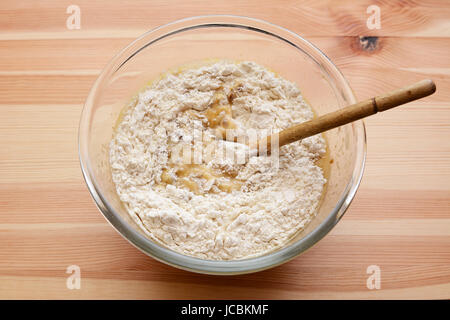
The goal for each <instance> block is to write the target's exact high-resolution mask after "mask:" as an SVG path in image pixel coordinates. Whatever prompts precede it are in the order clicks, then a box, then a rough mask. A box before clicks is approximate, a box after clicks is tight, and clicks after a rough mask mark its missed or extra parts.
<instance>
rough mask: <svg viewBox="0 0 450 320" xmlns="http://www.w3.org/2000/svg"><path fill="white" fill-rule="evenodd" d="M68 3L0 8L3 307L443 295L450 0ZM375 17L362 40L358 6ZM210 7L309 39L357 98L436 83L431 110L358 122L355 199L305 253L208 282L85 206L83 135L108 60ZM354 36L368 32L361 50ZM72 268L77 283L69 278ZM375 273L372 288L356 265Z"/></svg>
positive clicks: (449, 192) (448, 257) (449, 246)
mask: <svg viewBox="0 0 450 320" xmlns="http://www.w3.org/2000/svg"><path fill="white" fill-rule="evenodd" d="M74 3H76V4H77V5H79V6H80V8H81V12H82V22H81V30H73V31H71V30H67V29H66V26H65V20H66V18H67V14H66V8H67V6H68V5H70V4H72V2H67V1H56V0H49V1H38V2H35V3H31V2H29V1H24V0H22V1H3V2H2V4H1V5H0V58H1V59H0V110H1V111H2V113H1V114H2V121H1V123H0V150H1V151H0V298H6V299H20V298H31V299H36V298H57V299H62V298H63V299H66V298H75V299H78V298H123V299H131V298H135V299H166V298H175V299H179V298H185V299H196V298H228V299H233V298H245V299H250V298H253V299H259V298H260V299H313V298H330V299H335V298H367V299H381V298H412V299H414V298H447V299H448V298H450V268H449V265H450V139H449V138H450V60H449V59H448V52H449V51H450V20H449V17H450V3H449V2H448V1H438V0H430V1H412V0H411V1H406V0H405V1H387V0H384V1H357V2H355V1H352V0H345V1H331V0H327V1H320V2H316V1H312V0H311V1H283V3H280V2H278V1H270V0H264V1H256V0H250V1H246V2H242V1H237V0H232V1H226V2H225V1H190V2H188V1H151V2H145V1H128V2H127V8H126V10H124V7H123V4H120V3H119V2H106V1H104V0H102V1H87V0H83V1H75V2H74ZM370 4H377V5H379V6H380V8H381V19H382V20H381V23H382V28H381V29H380V30H373V31H371V30H367V28H366V23H365V20H366V18H367V14H366V8H367V7H368V6H369V5H370ZM209 13H230V14H239V15H248V16H252V17H255V18H261V19H266V20H269V21H271V22H273V23H276V24H279V25H281V26H283V27H286V28H289V29H291V30H293V31H294V32H297V33H299V34H301V35H303V36H305V37H306V38H307V39H308V40H310V41H312V42H313V43H314V44H316V45H317V46H318V47H319V48H320V49H321V50H323V51H324V52H325V53H326V54H327V55H328V56H329V57H330V58H331V59H332V60H333V61H334V62H335V63H336V64H337V65H338V67H339V68H340V69H341V70H342V72H343V73H344V75H345V76H346V78H347V79H348V80H349V82H350V84H351V85H352V87H353V89H354V91H355V93H356V95H357V97H358V98H359V99H365V98H369V97H371V96H374V95H376V94H380V93H382V92H385V91H389V90H392V89H394V88H396V87H400V86H403V85H405V84H409V83H412V82H414V81H418V80H420V79H423V78H432V79H433V80H435V82H436V85H437V92H436V94H434V95H433V96H431V97H429V98H427V99H426V101H425V100H424V101H417V102H414V103H411V104H408V105H406V106H404V107H402V108H400V109H399V110H392V111H389V112H386V113H381V114H379V115H377V116H375V117H371V118H368V119H367V120H366V126H367V135H368V157H367V165H366V171H365V174H364V178H363V182H362V184H361V187H360V190H359V191H358V194H357V196H356V199H355V200H354V202H353V203H352V205H351V207H350V209H349V210H348V212H347V213H346V215H345V216H344V218H343V219H342V221H341V222H340V223H339V224H338V226H337V227H336V228H335V229H334V230H333V231H332V232H331V233H330V234H329V235H328V236H326V237H325V238H324V239H323V240H321V241H320V242H319V243H318V244H317V246H315V247H314V248H312V249H311V250H309V251H308V252H306V253H305V254H304V255H302V256H300V257H298V258H296V259H294V260H292V261H290V262H288V263H286V264H284V265H282V266H279V267H277V268H274V269H271V270H267V271H263V272H260V273H256V274H250V275H243V276H233V277H217V276H205V275H199V274H193V273H189V272H186V271H181V270H177V269H175V268H172V267H169V266H166V265H164V264H162V263H159V262H156V261H155V260H153V259H151V258H148V257H147V256H145V255H144V254H142V253H141V252H139V251H138V250H137V249H135V248H134V247H132V246H131V245H130V244H129V243H128V242H127V241H126V240H124V239H123V238H122V237H121V236H120V235H118V234H117V233H116V232H115V231H114V230H113V229H112V228H111V226H110V225H108V223H107V222H106V221H105V220H104V219H103V217H102V216H101V214H100V213H99V212H98V210H97V209H96V207H95V205H94V203H93V201H92V200H91V198H90V195H89V192H88V191H87V188H86V186H85V184H84V181H83V178H82V177H81V172H80V168H79V163H78V155H77V129H78V121H79V116H80V112H81V109H82V105H83V103H84V100H85V98H86V96H87V93H88V91H89V89H90V87H91V85H92V83H93V81H94V80H95V79H96V77H97V75H98V74H99V73H100V71H101V69H102V68H103V67H104V66H105V64H106V63H107V62H108V60H109V59H111V57H112V56H113V55H114V54H115V53H116V52H117V51H118V50H120V49H121V48H122V47H123V46H125V45H126V44H127V43H129V42H130V41H131V40H132V39H134V38H135V37H137V36H139V35H140V34H142V33H143V32H145V31H147V30H149V29H151V28H153V27H156V26H158V25H161V24H164V23H167V22H170V21H172V20H174V19H178V18H183V17H187V16H191V15H199V14H209ZM362 36H374V38H371V43H370V45H369V46H367V42H364V41H362V40H363V39H361V38H360V37H362ZM73 264H76V265H79V266H80V268H81V276H82V282H81V289H80V290H68V289H67V288H66V279H67V276H68V275H67V274H66V273H65V272H66V268H67V267H68V266H69V265H73ZM372 264H375V265H378V266H380V268H381V277H382V280H381V289H380V290H369V289H367V287H366V280H367V277H368V275H367V274H366V268H367V267H368V266H369V265H372Z"/></svg>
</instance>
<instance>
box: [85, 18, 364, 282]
mask: <svg viewBox="0 0 450 320" xmlns="http://www.w3.org/2000/svg"><path fill="white" fill-rule="evenodd" d="M210 59H227V60H237V61H243V60H251V61H254V62H256V63H259V64H261V65H263V66H265V67H267V68H269V69H271V70H274V71H275V72H276V73H277V74H278V75H280V76H282V77H284V78H285V79H288V80H291V81H293V82H295V83H296V84H297V85H298V87H299V88H300V90H301V91H302V94H303V96H304V97H306V99H307V100H308V101H309V103H310V104H311V106H313V108H314V109H315V112H316V113H317V114H318V115H322V114H324V113H328V112H331V111H334V110H336V109H339V108H342V107H344V106H346V105H349V104H352V103H354V102H355V97H354V95H353V92H352V90H351V88H350V86H349V84H348V83H347V81H346V80H345V78H344V76H343V75H342V73H341V72H340V71H339V70H338V68H337V67H336V66H335V65H334V64H333V63H332V62H331V61H330V60H329V59H328V58H327V57H326V56H325V54H323V53H322V52H321V51H320V50H319V49H317V48H316V47H315V46H314V45H312V44H311V43H310V42H308V41H307V40H305V39H303V38H301V37H300V36H298V35H297V34H295V33H293V32H291V31H289V30H287V29H284V28H282V27H279V26H276V25H274V24H271V23H269V22H265V21H261V20H256V19H251V18H246V17H238V16H225V15H215V16H199V17H193V18H188V19H183V20H179V21H175V22H173V23H169V24H167V25H164V26H162V27H159V28H156V29H154V30H152V31H149V32H147V33H145V34H144V35H142V36H141V37H140V38H138V39H137V40H135V41H133V42H132V43H131V44H130V45H128V46H127V47H126V48H124V49H123V50H122V51H121V52H119V54H117V55H116V56H115V57H114V58H113V59H112V61H111V62H110V63H109V64H108V65H107V66H106V68H105V69H104V70H103V71H102V73H101V74H100V76H99V77H98V79H97V81H96V82H95V83H94V85H93V87H92V89H91V91H90V93H89V96H88V98H87V100H86V104H85V106H84V109H83V112H82V115H81V120H80V127H79V157H80V162H81V168H82V171H83V175H84V178H85V180H86V184H87V186H88V188H89V191H90V193H91V195H92V197H93V198H94V200H95V202H96V204H97V206H98V208H99V209H100V211H101V212H102V214H103V215H104V216H105V218H106V219H107V220H108V221H109V222H110V223H111V224H112V226H113V227H114V228H115V229H116V230H117V231H118V232H119V233H120V234H121V235H122V236H123V237H124V238H126V239H127V240H128V241H130V242H131V243H132V244H133V245H134V246H136V247H137V248H138V249H140V250H142V251H143V252H144V253H146V254H147V255H149V256H151V257H153V258H155V259H157V260H159V261H162V262H164V263H167V264H169V265H172V266H174V267H178V268H181V269H185V270H189V271H194V272H199V273H208V274H241V273H249V272H255V271H260V270H264V269H267V268H271V267H274V266H277V265H279V264H282V263H284V262H286V261H288V260H290V259H292V258H294V257H295V256H297V255H299V254H301V253H302V252H304V251H305V250H307V249H308V248H310V247H311V246H313V245H314V244H315V243H317V242H318V241H319V240H320V239H322V238H323V237H324V236H325V235H326V234H327V233H328V232H329V231H330V230H331V229H332V228H333V227H334V226H335V225H336V223H337V222H338V221H339V219H340V218H341V217H342V216H343V214H344V212H345V211H346V209H347V208H348V206H349V205H350V202H351V201H352V199H353V197H354V196H355V193H356V190H357V188H358V186H359V183H360V181H361V178H362V174H363V169H364V161H365V154H366V137H365V128H364V124H363V122H362V121H357V122H354V123H352V124H348V125H345V126H343V127H339V128H336V129H333V130H330V131H328V132H326V133H325V137H326V138H327V140H328V148H329V151H330V155H331V159H332V160H331V161H330V162H331V164H330V173H329V181H328V183H327V187H326V191H325V195H324V197H323V200H322V203H321V205H320V207H319V208H318V211H317V216H316V217H315V218H314V219H313V220H312V222H311V223H310V224H309V225H308V226H307V227H306V228H305V229H304V230H303V231H302V232H301V233H299V234H298V235H297V236H296V237H295V238H294V239H292V240H291V241H290V242H289V243H287V244H286V245H285V246H284V247H282V248H280V249H278V250H276V251H272V252H270V253H267V254H264V255H262V256H258V257H255V258H249V259H242V260H230V261H214V260H204V259H198V258H194V257H190V256H186V255H183V254H180V253H177V252H175V251H173V250H170V249H168V248H166V247H164V246H162V245H160V244H158V243H155V242H154V241H152V240H150V239H149V238H147V237H146V236H145V235H144V233H143V231H142V230H141V229H140V228H139V227H138V226H137V225H136V224H135V222H134V221H133V220H132V219H131V217H130V216H129V215H128V213H127V211H126V209H125V208H124V206H123V205H122V203H121V202H120V200H119V198H118V196H117V194H116V191H115V186H114V183H113V182H112V179H111V172H110V167H109V142H110V141H111V139H112V137H113V132H114V128H115V126H116V123H117V121H118V118H119V115H120V113H121V111H122V109H123V108H124V107H125V105H126V104H127V103H128V102H129V101H130V99H131V98H132V97H133V96H134V95H135V94H136V93H137V92H138V91H140V90H141V89H142V88H143V87H144V86H145V84H146V83H148V82H149V81H150V80H153V79H155V78H157V77H158V76H159V75H160V74H161V73H163V72H165V71H167V70H168V69H173V68H174V67H177V66H180V65H186V64H189V63H193V62H198V61H202V60H210Z"/></svg>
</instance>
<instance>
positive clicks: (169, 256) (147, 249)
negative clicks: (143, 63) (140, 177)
mask: <svg viewBox="0 0 450 320" xmlns="http://www.w3.org/2000/svg"><path fill="white" fill-rule="evenodd" d="M199 20H207V21H210V22H207V21H206V22H202V23H200V24H196V21H199ZM217 20H219V21H220V20H221V21H223V20H230V23H217ZM187 22H192V23H193V25H190V26H187V27H186V26H183V25H184V24H186V23H187ZM214 22H215V23H214ZM252 23H253V24H257V25H263V26H267V27H270V28H272V29H275V30H277V31H280V32H284V33H288V34H289V35H290V36H291V37H294V38H295V39H296V40H298V41H300V42H302V43H303V44H304V45H306V46H307V47H309V49H311V50H312V51H315V53H316V54H318V55H319V56H321V57H322V58H323V60H324V62H325V63H326V64H327V67H328V68H331V70H332V71H333V74H334V76H335V77H337V78H338V79H337V80H339V82H340V83H341V84H342V85H343V86H344V87H346V91H347V94H348V95H349V98H350V100H353V101H350V102H351V103H354V102H355V101H356V99H355V96H354V93H353V91H352V89H351V87H350V85H349V84H348V82H347V80H346V79H345V77H344V76H343V74H342V72H341V71H340V70H339V69H338V68H337V67H336V65H335V64H334V63H333V62H332V61H331V60H330V59H329V58H328V57H327V56H326V55H325V54H324V53H323V52H322V51H321V50H320V49H318V48H317V47H316V46H315V45H313V44H312V43H311V42H309V41H308V40H306V39H304V38H303V37H301V36H299V35H298V34H296V33H294V32H292V31H290V30H288V29H286V28H284V27H281V26H278V25H275V24H273V23H271V22H268V21H265V20H260V19H255V18H250V17H245V16H238V15H201V16H193V17H188V18H184V19H180V20H176V21H173V22H170V23H167V24H164V25H161V26H159V27H156V28H154V29H151V30H150V31H147V32H145V33H144V34H142V35H141V36H140V37H138V38H137V39H135V40H133V41H132V42H131V43H130V44H128V45H127V46H126V47H124V48H123V49H122V50H121V51H119V52H118V53H117V54H116V55H115V56H114V57H113V58H112V59H111V60H110V61H109V63H108V64H107V65H106V66H105V67H104V69H103V70H102V72H101V73H100V75H99V76H98V78H97V79H96V81H95V83H94V85H93V86H92V88H91V90H90V92H89V94H88V97H87V99H86V102H85V104H84V106H83V110H82V113H81V117H80V124H79V132H78V154H79V161H80V167H81V171H82V174H83V178H84V180H85V182H86V185H87V186H88V189H89V192H90V193H91V196H92V198H93V199H94V202H95V204H96V206H97V208H98V209H99V210H100V212H101V213H102V214H103V216H104V217H105V219H106V220H107V221H108V223H109V224H110V225H112V226H113V228H114V229H116V230H117V232H119V233H120V234H121V235H122V237H124V238H125V239H126V240H128V241H129V242H130V243H131V244H132V245H133V246H135V247H136V248H138V249H139V250H141V251H142V252H144V253H145V254H147V255H149V256H151V257H152V258H154V259H156V260H158V261H160V262H163V263H165V264H168V265H171V266H174V267H176V268H180V269H184V270H188V271H191V272H197V273H203V274H216V275H233V274H245V273H252V272H258V271H262V270H265V269H269V268H272V267H275V266H277V265H280V264H283V263H285V262H287V261H289V260H291V259H293V258H295V257H297V256H298V255H300V254H302V253H304V252H305V251H306V250H308V249H309V248H311V247H312V246H314V245H315V244H316V243H317V242H318V241H319V240H321V239H322V238H323V237H324V236H325V235H326V234H328V232H329V231H331V229H332V228H333V227H334V226H335V225H336V224H337V223H338V222H339V220H340V219H341V218H342V216H343V215H344V213H345V211H346V210H347V208H348V207H349V205H350V203H351V202H352V200H353V198H354V197H355V195H356V192H357V190H358V187H359V185H360V183H361V179H362V176H363V172H364V167H365V161H366V129H365V126H364V122H363V121H362V120H359V121H356V122H354V123H353V124H352V126H353V130H354V131H355V134H356V136H357V141H356V142H357V146H356V150H357V151H358V150H359V152H356V159H355V166H354V168H353V171H352V177H351V179H350V181H349V182H348V184H347V186H346V188H345V189H344V191H343V193H342V194H341V196H340V199H339V201H338V202H337V204H336V205H335V207H334V208H333V209H332V210H331V212H330V213H329V214H328V216H327V217H326V218H325V219H324V221H322V222H321V223H320V224H319V225H318V226H316V228H315V229H314V230H312V231H311V232H310V233H309V234H307V235H306V236H305V237H303V238H301V239H299V240H297V241H295V242H293V243H291V244H289V245H288V246H285V247H283V248H280V249H277V250H276V251H273V252H269V253H267V254H264V255H262V256H256V257H252V258H246V259H240V260H206V259H200V258H196V257H192V256H187V255H183V254H181V253H178V252H175V251H173V250H171V249H169V248H166V247H164V246H162V245H160V244H158V243H156V242H154V241H152V240H151V239H149V238H147V237H145V236H144V235H142V234H141V233H139V232H138V231H137V230H135V228H133V227H132V226H131V225H130V224H129V223H128V222H126V221H125V220H124V219H123V218H122V217H121V216H120V214H119V213H118V212H116V211H115V209H114V208H113V207H112V206H111V205H109V203H108V201H106V199H105V198H104V197H103V195H102V193H101V189H100V188H99V186H98V183H97V182H96V179H95V175H94V174H93V170H92V169H91V167H90V166H89V163H88V161H84V158H86V159H87V156H88V153H89V152H88V143H87V132H88V128H89V124H88V121H87V119H89V115H90V113H89V111H90V108H89V106H90V105H92V104H93V102H94V100H95V99H94V98H95V96H96V93H97V89H98V87H99V86H100V84H101V83H102V81H103V80H104V79H105V78H106V77H107V76H109V75H110V73H111V72H115V71H116V70H117V69H118V68H116V69H115V70H113V69H114V68H113V67H114V66H115V65H119V66H121V65H122V64H124V63H125V62H126V61H127V60H128V59H130V58H131V57H132V55H131V56H128V57H126V58H125V59H124V58H123V57H122V56H123V55H124V54H125V53H126V52H127V51H128V50H129V49H131V48H133V46H134V45H136V44H137V43H139V42H140V41H142V40H143V39H146V38H147V37H151V36H153V35H155V34H156V33H158V32H160V31H164V30H165V29H167V28H170V27H176V26H178V25H179V26H181V27H182V28H181V29H178V30H176V31H175V32H182V31H187V30H191V29H193V28H195V27H218V26H225V27H239V28H245V29H251V30H252V29H253V30H254V31H259V32H265V33H267V31H266V30H264V29H261V27H260V26H259V27H253V26H251V24H252ZM171 34H174V31H172V32H166V33H165V34H163V37H166V36H168V35H171ZM269 35H272V36H276V37H277V38H279V39H281V40H284V41H287V42H289V41H288V40H286V39H284V38H283V37H282V36H279V35H277V34H273V33H272V32H269ZM160 39H161V37H158V38H156V39H154V40H153V41H151V42H150V43H153V42H154V41H156V40H160ZM289 43H290V42H289ZM290 44H292V43H290ZM147 45H149V44H147ZM147 45H146V46H147ZM294 46H295V47H297V46H296V45H294ZM144 47H145V46H144ZM144 47H140V48H138V49H137V50H136V51H135V52H134V53H133V55H134V54H136V53H137V52H139V51H140V50H142V49H143V48H144ZM297 48H298V47H297ZM298 49H300V50H303V49H301V48H298ZM120 61H121V63H120V64H118V62H120ZM83 133H86V134H85V136H86V137H85V136H83Z"/></svg>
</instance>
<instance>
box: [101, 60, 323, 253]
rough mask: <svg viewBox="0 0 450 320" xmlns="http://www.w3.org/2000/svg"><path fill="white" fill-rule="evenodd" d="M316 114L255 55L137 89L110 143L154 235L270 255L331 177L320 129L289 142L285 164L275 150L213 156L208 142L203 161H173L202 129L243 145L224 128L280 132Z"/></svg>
mask: <svg viewBox="0 0 450 320" xmlns="http://www.w3.org/2000/svg"><path fill="white" fill-rule="evenodd" d="M208 110H209V111H208ZM211 110H213V111H214V112H212V111H211ZM208 112H210V113H208ZM227 112H228V114H227ZM231 117H232V119H231ZM312 117H313V112H312V110H311V108H310V107H309V106H308V105H307V104H306V102H305V101H304V100H303V98H302V96H301V94H300V91H299V90H298V89H297V88H296V86H295V85H294V84H293V83H291V82H289V81H287V80H284V79H282V78H280V77H278V76H276V75H275V74H274V73H272V72H270V71H268V70H267V69H265V68H263V67H262V66H259V65H257V64H255V63H253V62H242V63H231V62H225V61H221V62H217V63H215V64H212V65H208V66H203V67H200V68H196V69H188V70H185V71H181V72H179V73H176V74H168V75H167V76H165V77H164V78H163V79H161V80H160V81H158V82H156V83H154V84H153V85H151V86H150V87H149V88H148V89H146V90H145V91H143V92H142V93H140V94H139V97H138V99H137V102H136V105H135V106H131V107H130V109H129V110H128V111H127V112H126V114H125V116H124V117H123V120H122V121H121V123H120V124H119V126H118V128H117V133H116V135H115V137H114V138H113V140H112V141H111V144H110V163H111V168H112V177H113V181H114V183H115V185H116V188H117V193H118V195H119V196H120V199H121V200H122V202H123V203H124V205H125V207H126V208H127V210H128V212H129V214H130V215H131V216H132V217H133V218H134V220H135V221H136V222H137V223H138V224H139V225H140V226H141V227H142V229H143V230H144V231H145V233H146V234H147V235H148V236H149V237H150V238H151V239H153V240H156V241H157V242H159V243H162V244H164V245H165V246H167V247H169V248H171V249H173V250H175V251H177V252H180V253H183V254H186V255H191V256H195V257H199V258H206V259H213V260H229V259H242V258H247V257H252V256H256V255H261V254H264V253H266V252H268V251H271V250H274V249H276V248H278V247H280V246H282V245H283V244H285V243H286V242H287V241H288V240H289V239H290V238H292V237H293V236H294V235H295V234H297V233H298V232H299V231H300V230H302V229H303V228H304V227H305V225H306V224H307V223H308V222H309V221H310V220H311V219H312V218H313V217H314V214H315V211H316V209H317V206H318V204H319V200H320V197H321V194H322V191H323V187H324V184H325V182H326V180H325V178H324V176H323V172H322V169H321V168H320V167H319V166H318V165H316V164H315V161H316V160H318V159H319V158H320V157H321V156H323V155H324V154H325V151H326V145H325V141H324V139H323V138H322V136H321V135H316V136H313V137H310V138H307V139H304V140H303V141H301V142H295V143H292V144H289V145H287V146H283V147H282V148H281V149H280V158H279V168H276V166H273V165H272V164H273V163H272V159H271V157H267V156H261V157H251V158H250V160H249V161H248V162H246V163H244V164H236V163H233V162H232V161H222V160H223V157H220V158H219V157H218V156H214V154H213V156H212V157H211V159H208V157H207V156H205V154H206V152H205V150H206V148H203V150H202V152H201V154H202V156H203V159H201V160H202V161H201V164H198V165H193V166H189V165H184V166H183V165H182V164H174V163H173V161H172V158H173V157H174V154H175V150H176V149H175V148H177V147H180V146H189V147H188V148H189V149H190V148H191V145H192V141H193V140H196V141H198V139H197V138H198V137H196V135H198V134H199V132H203V138H202V139H203V141H204V143H205V144H204V146H207V145H209V146H210V147H212V148H213V149H217V148H221V147H222V146H223V145H227V146H228V148H230V147H231V148H232V149H233V148H235V149H237V152H238V153H239V152H243V151H246V150H245V149H246V148H247V147H246V146H245V145H243V144H238V143H234V142H229V141H223V140H221V139H219V138H217V135H218V132H219V130H220V129H221V128H227V127H234V126H236V127H237V129H238V131H240V132H241V133H243V132H245V130H247V129H267V128H273V129H276V130H277V131H279V130H280V129H283V128H286V127H289V126H291V125H293V124H295V123H299V122H304V121H307V120H310V119H311V118H312ZM214 120H218V121H217V122H218V124H217V123H216V124H213V121H214ZM230 123H231V124H230ZM193 128H197V129H199V130H196V131H193ZM235 151H236V150H235ZM223 190H224V191H223ZM227 191H228V192H227Z"/></svg>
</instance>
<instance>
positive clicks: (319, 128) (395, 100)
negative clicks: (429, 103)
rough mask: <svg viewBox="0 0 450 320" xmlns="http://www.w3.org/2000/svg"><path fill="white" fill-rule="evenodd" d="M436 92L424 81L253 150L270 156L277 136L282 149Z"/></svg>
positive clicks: (331, 115)
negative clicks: (287, 145)
mask: <svg viewBox="0 0 450 320" xmlns="http://www.w3.org/2000/svg"><path fill="white" fill-rule="evenodd" d="M435 91H436V85H435V84H434V82H433V80H422V81H419V82H417V83H415V84H413V85H410V86H407V87H404V88H401V89H397V90H395V91H392V92H388V93H385V94H382V95H379V96H377V97H375V98H372V99H368V100H364V101H361V102H358V103H355V104H352V105H350V106H348V107H345V108H343V109H340V110H337V111H334V112H331V113H328V114H325V115H323V116H320V117H318V118H316V119H313V120H310V121H307V122H303V123H300V124H297V125H295V126H292V127H289V128H287V129H284V130H282V131H280V132H278V133H276V134H273V135H270V136H267V137H266V138H263V139H260V140H259V141H258V142H257V143H256V145H254V146H253V148H255V149H257V150H258V155H260V154H267V153H268V152H270V150H271V148H272V140H273V139H276V136H278V146H279V147H281V146H284V145H286V144H288V143H292V142H294V141H297V140H301V139H304V138H307V137H310V136H313V135H315V134H318V133H321V132H324V131H327V130H330V129H333V128H336V127H339V126H343V125H345V124H347V123H350V122H353V121H356V120H359V119H362V118H365V117H368V116H371V115H373V114H375V113H377V112H382V111H386V110H389V109H391V108H394V107H397V106H399V105H402V104H405V103H408V102H411V101H414V100H417V99H420V98H423V97H426V96H429V95H430V94H433V93H434V92H435ZM274 137H275V138H274ZM274 141H275V140H274Z"/></svg>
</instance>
